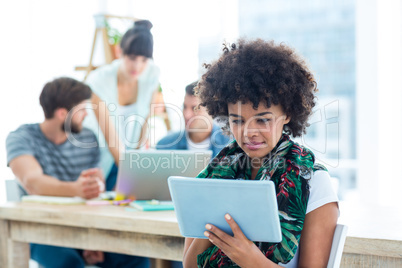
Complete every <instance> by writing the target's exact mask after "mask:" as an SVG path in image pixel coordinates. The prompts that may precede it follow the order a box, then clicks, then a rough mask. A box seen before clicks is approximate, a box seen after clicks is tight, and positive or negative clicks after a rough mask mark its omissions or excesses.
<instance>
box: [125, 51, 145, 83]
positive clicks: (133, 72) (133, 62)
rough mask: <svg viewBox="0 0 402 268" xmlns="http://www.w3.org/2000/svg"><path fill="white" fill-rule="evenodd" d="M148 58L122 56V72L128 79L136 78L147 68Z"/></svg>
mask: <svg viewBox="0 0 402 268" xmlns="http://www.w3.org/2000/svg"><path fill="white" fill-rule="evenodd" d="M147 63H148V58H147V57H145V56H136V55H123V70H124V72H125V73H126V75H127V76H128V77H130V78H138V77H139V76H140V75H141V74H142V72H143V71H144V70H145V67H146V66H147Z"/></svg>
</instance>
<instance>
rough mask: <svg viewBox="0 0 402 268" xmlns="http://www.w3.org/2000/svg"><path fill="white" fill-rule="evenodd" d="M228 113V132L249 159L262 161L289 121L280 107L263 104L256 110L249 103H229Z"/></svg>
mask: <svg viewBox="0 0 402 268" xmlns="http://www.w3.org/2000/svg"><path fill="white" fill-rule="evenodd" d="M228 111H229V126H230V131H231V132H232V134H233V136H234V137H235V139H236V141H237V143H238V144H239V146H240V147H241V148H242V149H243V151H244V152H245V153H246V154H247V155H248V156H249V157H250V158H257V159H262V158H263V157H265V156H266V155H267V154H269V153H270V152H271V151H272V149H273V148H274V147H275V146H276V144H277V143H278V141H279V139H280V138H281V136H282V131H283V126H284V125H285V124H287V123H289V121H290V117H289V116H287V115H286V114H284V112H283V110H282V106H280V105H271V107H269V108H267V107H266V106H265V103H263V102H260V104H259V105H258V109H257V110H255V109H254V108H253V104H252V103H250V102H247V103H245V104H242V103H241V102H237V103H235V104H232V103H230V104H228Z"/></svg>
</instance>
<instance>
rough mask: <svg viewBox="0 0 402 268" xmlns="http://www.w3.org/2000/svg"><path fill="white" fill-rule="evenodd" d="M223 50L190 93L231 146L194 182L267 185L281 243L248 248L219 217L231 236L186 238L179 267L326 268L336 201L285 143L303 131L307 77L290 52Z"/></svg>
mask: <svg viewBox="0 0 402 268" xmlns="http://www.w3.org/2000/svg"><path fill="white" fill-rule="evenodd" d="M223 52H224V53H223V54H222V56H221V57H220V58H219V59H218V60H217V61H216V62H214V63H212V64H211V65H206V68H207V72H206V73H205V74H204V75H203V77H202V79H201V80H200V82H199V84H198V86H197V87H198V88H197V90H198V94H199V96H200V98H201V105H202V106H205V107H206V108H207V110H208V113H209V114H210V115H211V116H212V117H213V118H217V119H219V120H221V121H224V122H225V123H226V124H225V125H226V127H225V128H226V130H227V131H228V132H229V133H230V134H232V135H233V137H234V140H233V142H231V143H230V144H229V145H228V146H226V147H225V148H223V149H222V151H221V152H220V153H219V154H218V155H217V156H216V157H215V158H214V159H213V160H212V161H211V163H210V164H209V165H208V166H207V167H206V168H205V169H204V170H203V171H202V172H201V173H200V174H199V175H198V177H200V178H222V179H238V178H241V179H246V180H271V181H273V182H274V184H275V188H276V193H277V201H278V209H279V219H280V223H281V230H282V241H281V242H280V243H268V242H252V241H250V240H248V239H247V237H246V236H245V235H244V234H243V232H242V231H241V229H240V228H239V226H238V225H237V224H236V222H235V219H233V218H232V217H231V216H230V215H228V214H227V215H225V219H226V221H227V222H228V224H229V225H230V227H231V228H232V231H233V233H234V235H233V236H230V235H228V234H226V233H225V232H223V231H222V230H220V229H219V228H217V227H216V226H213V225H212V224H207V225H206V226H205V228H206V230H205V233H204V234H205V236H206V238H207V239H194V238H186V240H185V246H184V266H185V267H197V266H198V267H238V266H240V267H280V266H278V265H284V264H286V265H285V266H286V267H310V268H311V267H326V266H327V262H328V258H329V253H330V250H331V244H332V239H333V234H334V230H335V227H336V222H337V218H338V204H337V202H338V198H337V196H336V194H335V193H334V191H333V190H332V188H331V184H330V177H329V175H328V172H327V170H326V169H325V167H324V166H322V165H319V164H317V163H316V162H315V157H314V154H313V153H312V152H311V151H310V150H309V149H308V148H305V147H303V146H301V145H299V144H297V143H295V142H294V141H292V139H291V138H290V135H291V136H293V137H298V136H301V135H302V134H303V133H305V132H306V127H307V126H308V125H309V124H308V122H307V120H308V118H309V116H310V115H311V113H312V109H313V107H314V106H315V99H314V98H315V95H314V94H315V92H316V91H317V88H316V82H315V80H314V76H313V74H312V73H311V71H310V70H309V69H308V67H307V66H306V64H305V62H304V61H303V60H302V59H301V57H299V56H298V55H297V54H296V53H295V52H294V50H293V49H291V48H289V47H287V46H285V45H283V44H280V45H277V44H275V43H274V42H273V41H271V42H266V41H263V40H261V39H257V40H253V41H246V40H244V39H240V40H239V42H238V44H237V45H236V44H232V45H231V46H230V47H227V46H225V47H224V49H223ZM228 160H229V161H228ZM239 198H241V197H239ZM257 205H259V204H256V206H257Z"/></svg>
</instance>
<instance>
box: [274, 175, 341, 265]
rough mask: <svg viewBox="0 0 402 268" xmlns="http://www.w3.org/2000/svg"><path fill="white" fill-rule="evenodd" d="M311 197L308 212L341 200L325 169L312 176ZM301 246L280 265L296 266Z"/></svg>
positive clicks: (310, 182)
mask: <svg viewBox="0 0 402 268" xmlns="http://www.w3.org/2000/svg"><path fill="white" fill-rule="evenodd" d="M309 184H310V197H309V199H308V203H307V211H306V214H307V213H309V212H311V211H313V210H315V209H317V208H319V207H321V206H323V205H325V204H328V203H332V202H339V199H338V196H337V194H336V193H335V191H334V189H333V187H332V183H331V178H330V176H329V174H328V172H326V171H323V170H317V171H316V172H314V175H313V176H312V177H311V179H310V181H309ZM299 248H300V247H298V248H297V251H296V254H295V256H294V258H293V259H292V260H291V261H290V262H288V263H287V264H282V263H279V265H280V266H283V267H287V268H296V267H297V263H298V260H299Z"/></svg>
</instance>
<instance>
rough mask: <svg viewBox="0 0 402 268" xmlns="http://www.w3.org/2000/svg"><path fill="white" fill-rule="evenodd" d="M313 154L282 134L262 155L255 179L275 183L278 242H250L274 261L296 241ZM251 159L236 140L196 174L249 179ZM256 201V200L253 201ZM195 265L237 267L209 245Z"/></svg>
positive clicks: (286, 257)
mask: <svg viewBox="0 0 402 268" xmlns="http://www.w3.org/2000/svg"><path fill="white" fill-rule="evenodd" d="M314 162H315V157H314V154H313V153H312V152H311V151H310V150H309V149H307V148H304V147H302V146H300V145H298V144H297V143H295V142H293V141H292V140H290V138H289V136H288V135H286V134H283V135H282V137H281V139H280V140H279V142H278V144H277V145H276V147H275V148H274V149H273V150H272V151H271V153H269V154H268V155H267V156H266V157H265V158H264V162H263V165H262V166H261V168H260V169H259V171H258V173H257V176H256V177H255V180H271V181H273V182H274V184H275V188H276V193H277V201H278V209H279V219H280V224H281V229H282V242H280V243H268V242H254V243H255V244H256V245H257V247H258V248H259V249H260V250H261V251H262V253H263V254H264V255H265V256H266V257H267V258H268V259H270V260H272V261H273V262H275V263H279V262H281V263H288V262H289V261H290V260H291V259H292V258H293V257H294V255H295V253H296V250H297V247H298V245H299V240H300V235H301V231H302V229H303V223H304V217H305V215H306V209H307V202H308V198H309V194H310V191H309V188H310V187H309V184H308V180H309V179H310V178H311V175H312V173H313V172H314V171H315V170H317V169H323V170H326V169H325V167H323V166H321V165H317V164H315V163H314ZM250 165H251V160H250V158H249V157H248V156H247V154H246V153H244V151H243V150H242V149H241V148H240V147H239V145H238V144H237V142H236V141H233V142H231V143H230V144H229V145H227V146H226V147H225V148H223V149H222V151H221V152H220V153H219V154H218V155H217V156H216V157H215V158H214V159H213V160H212V161H211V162H210V163H209V165H208V166H207V167H206V168H205V169H204V170H203V171H202V172H201V173H200V174H199V175H198V178H222V179H245V180H250V179H251V166H250ZM256 205H258V204H256ZM197 263H198V267H219V268H224V267H238V266H237V265H236V263H234V262H233V261H232V260H230V259H229V258H228V257H227V256H226V255H225V253H224V252H222V251H221V250H220V249H219V248H218V247H216V246H211V247H210V248H208V249H207V250H206V251H204V252H203V253H201V254H200V255H198V257H197Z"/></svg>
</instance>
